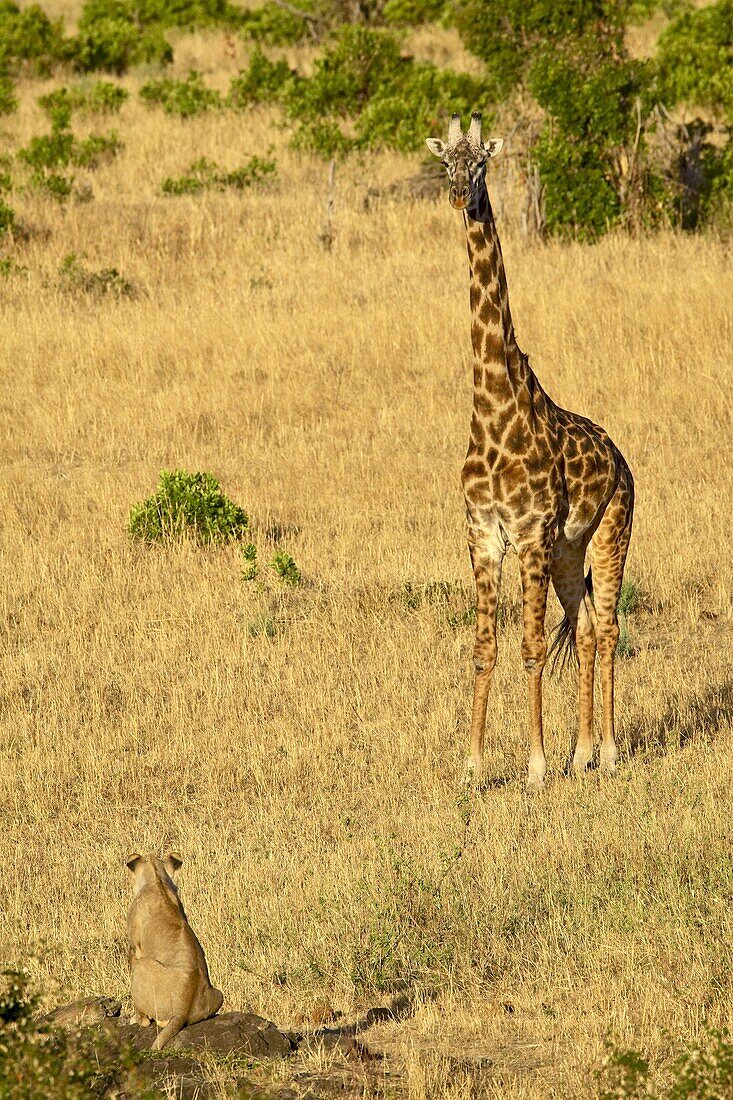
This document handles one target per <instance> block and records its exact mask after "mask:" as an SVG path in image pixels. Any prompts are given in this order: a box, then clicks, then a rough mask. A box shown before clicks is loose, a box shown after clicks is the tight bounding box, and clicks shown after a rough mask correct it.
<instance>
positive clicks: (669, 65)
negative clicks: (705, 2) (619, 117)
mask: <svg viewBox="0 0 733 1100" xmlns="http://www.w3.org/2000/svg"><path fill="white" fill-rule="evenodd" d="M657 69H658V74H659V95H660V97H661V99H662V100H663V101H664V102H665V103H666V106H667V107H672V106H674V105H675V104H676V103H685V104H687V105H688V106H690V107H705V108H707V109H708V110H711V111H714V112H716V113H719V114H723V115H724V116H726V117H727V118H728V119H729V120H730V121H731V122H733V0H718V3H717V4H712V5H710V7H705V8H699V9H697V10H695V11H687V12H684V14H682V15H680V16H679V17H678V18H677V19H675V20H674V22H672V23H671V24H670V25H669V27H667V29H666V30H664V31H663V32H662V33H661V35H660V36H659V46H658V51H657Z"/></svg>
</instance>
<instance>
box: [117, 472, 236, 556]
mask: <svg viewBox="0 0 733 1100" xmlns="http://www.w3.org/2000/svg"><path fill="white" fill-rule="evenodd" d="M129 530H130V534H131V535H132V537H133V538H134V539H139V540H141V541H143V542H160V541H165V540H170V539H178V538H183V537H186V536H187V535H190V536H193V537H194V538H195V539H196V540H197V541H198V542H201V543H210V542H216V543H221V542H228V541H230V540H231V539H240V538H243V537H244V536H245V535H246V534H247V532H248V530H249V517H248V516H247V514H246V513H245V512H244V511H243V510H242V509H241V508H240V507H239V506H238V505H236V504H234V503H233V502H232V501H231V500H229V499H228V498H227V497H225V496H224V494H223V493H222V491H221V489H220V487H219V482H218V481H217V480H216V478H215V477H214V476H213V474H207V473H195V474H189V473H187V472H186V471H185V470H173V471H171V470H162V471H161V474H160V485H159V487H158V489H157V491H156V492H155V493H154V494H153V495H152V496H150V497H148V498H147V499H146V500H144V501H142V503H141V504H136V505H135V506H134V507H133V508H132V510H131V512H130V520H129Z"/></svg>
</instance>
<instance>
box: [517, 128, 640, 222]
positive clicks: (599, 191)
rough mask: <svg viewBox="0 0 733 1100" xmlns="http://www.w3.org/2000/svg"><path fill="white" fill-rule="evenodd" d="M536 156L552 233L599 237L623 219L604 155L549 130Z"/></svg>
mask: <svg viewBox="0 0 733 1100" xmlns="http://www.w3.org/2000/svg"><path fill="white" fill-rule="evenodd" d="M534 157H535V159H536V161H537V164H538V165H539V169H540V175H541V178H542V183H543V186H544V188H545V224H546V226H547V230H548V232H550V233H553V234H554V233H562V234H565V235H569V236H576V237H580V238H593V237H598V236H600V235H601V234H603V233H605V232H606V230H607V229H610V227H611V226H612V225H614V224H615V223H616V222H617V221H618V220H619V218H620V216H621V202H620V200H619V196H618V194H617V192H616V189H615V188H614V186H613V182H612V178H611V174H610V167H609V165H608V164H607V163H606V162H605V160H604V158H603V156H602V152H601V151H599V150H597V149H596V148H593V146H591V147H590V148H589V147H588V146H587V145H584V144H581V143H580V142H577V141H573V140H568V139H567V138H566V137H565V136H564V135H558V136H554V135H553V134H552V131H551V130H546V131H545V132H544V133H543V134H542V136H541V137H540V139H539V141H538V143H537V145H536V147H535V149H534Z"/></svg>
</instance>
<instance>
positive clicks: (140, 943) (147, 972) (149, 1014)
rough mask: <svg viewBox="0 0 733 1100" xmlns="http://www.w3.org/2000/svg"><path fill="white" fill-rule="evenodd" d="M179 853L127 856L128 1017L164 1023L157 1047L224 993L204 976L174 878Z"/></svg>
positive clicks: (211, 1009)
mask: <svg viewBox="0 0 733 1100" xmlns="http://www.w3.org/2000/svg"><path fill="white" fill-rule="evenodd" d="M182 862H183V861H182V859H181V857H180V856H179V855H177V854H176V853H175V852H171V854H170V855H169V856H167V857H166V859H160V858H159V857H158V856H156V855H154V854H153V853H151V854H150V855H147V856H141V855H139V854H138V853H137V852H136V853H135V854H134V855H131V856H130V858H129V859H128V860H127V866H128V867H129V868H130V870H131V871H132V873H133V875H134V876H135V897H134V900H133V903H132V905H131V907H130V912H129V914H128V916H127V939H128V943H129V957H130V969H131V971H132V1003H133V1005H134V1007H135V1014H134V1015H133V1017H132V1020H133V1023H137V1024H140V1025H141V1026H142V1027H147V1026H148V1024H150V1022H151V1020H155V1021H156V1022H157V1023H158V1025H159V1026H160V1027H161V1028H162V1029H163V1030H162V1031H161V1032H160V1033H159V1034H158V1036H157V1038H156V1040H155V1042H154V1043H153V1050H161V1049H162V1047H164V1046H165V1044H166V1043H167V1042H169V1040H170V1039H172V1038H173V1036H174V1035H177V1034H178V1032H179V1031H180V1030H181V1028H184V1027H186V1026H187V1025H188V1024H196V1023H198V1022H199V1020H208V1018H209V1017H210V1016H214V1015H215V1014H216V1013H217V1012H218V1011H219V1009H220V1008H221V1005H222V1001H223V1000H224V997H223V995H222V994H221V993H220V991H219V990H218V989H214V987H213V986H212V985H211V982H210V981H209V971H208V969H207V967H206V959H205V958H204V952H203V948H202V947H201V944H200V943H199V941H198V940H197V939H196V936H195V935H194V934H193V931H192V930H191V926H190V925H189V923H188V921H187V920H186V914H185V913H184V911H183V906H182V905H181V902H180V900H179V898H178V890H177V889H176V885H175V883H174V881H173V879H174V877H175V875H176V873H177V871H178V868H179V867H180V866H181V863H182Z"/></svg>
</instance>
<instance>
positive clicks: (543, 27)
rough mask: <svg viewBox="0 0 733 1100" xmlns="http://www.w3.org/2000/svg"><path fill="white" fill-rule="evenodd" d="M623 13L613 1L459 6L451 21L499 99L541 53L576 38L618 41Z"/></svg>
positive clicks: (510, 0)
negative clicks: (484, 69)
mask: <svg viewBox="0 0 733 1100" xmlns="http://www.w3.org/2000/svg"><path fill="white" fill-rule="evenodd" d="M622 8H623V5H622V4H615V3H613V0H462V2H461V3H460V4H458V3H457V4H455V6H454V14H453V18H454V21H455V24H456V26H457V27H458V30H459V31H460V34H461V37H462V38H463V41H464V42H465V43H466V45H467V47H468V48H469V50H471V51H472V52H473V53H475V54H476V55H477V56H478V57H480V58H481V59H482V60H483V61H485V62H486V64H487V67H488V71H489V74H490V77H491V79H492V81H493V84H494V88H495V90H496V93H497V95H499V96H503V95H506V94H507V92H509V91H511V89H512V88H513V87H514V86H515V85H516V84H518V83H520V81H522V80H523V78H524V75H525V73H526V70H527V68H528V65H530V64H531V63H532V61H533V59H534V57H535V56H536V54H537V52H538V51H540V50H543V49H545V48H547V49H549V50H552V49H554V48H555V46H556V45H557V44H558V43H559V42H561V41H563V40H567V39H571V38H576V37H579V36H581V37H582V36H594V37H596V38H604V37H608V36H609V35H612V36H613V38H614V39H615V40H616V41H618V40H619V39H620V29H619V28H618V23H617V21H618V18H619V15H620V14H621V11H622Z"/></svg>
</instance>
